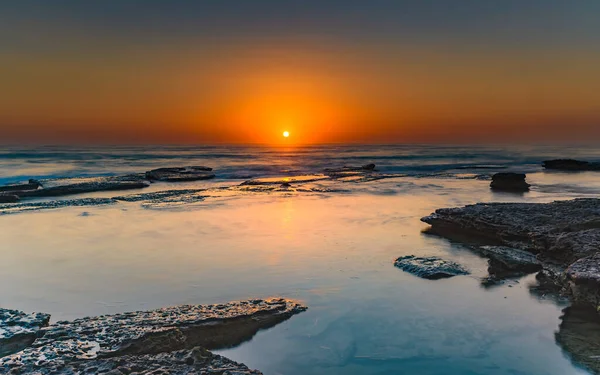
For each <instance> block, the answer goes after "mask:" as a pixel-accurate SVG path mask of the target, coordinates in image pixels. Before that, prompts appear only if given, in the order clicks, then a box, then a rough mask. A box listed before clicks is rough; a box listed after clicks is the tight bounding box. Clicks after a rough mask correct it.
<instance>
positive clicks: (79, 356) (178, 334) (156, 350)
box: [0, 298, 306, 374]
mask: <svg viewBox="0 0 600 375" xmlns="http://www.w3.org/2000/svg"><path fill="white" fill-rule="evenodd" d="M304 310H306V307H304V306H303V305H301V304H299V303H298V302H295V301H291V300H285V299H279V298H278V299H269V300H261V299H259V300H248V301H241V302H231V303H227V304H218V305H183V306H175V307H168V308H162V309H157V310H152V311H139V312H132V313H124V314H116V315H103V316H98V317H91V318H83V319H77V320H74V321H71V322H66V321H62V322H57V323H55V324H53V325H51V326H49V327H47V328H45V329H44V330H43V333H44V334H43V336H41V337H39V338H37V339H36V340H35V341H34V342H33V344H32V345H31V346H30V347H28V348H26V349H24V350H22V351H20V352H18V353H15V354H12V355H9V356H6V357H4V358H2V359H0V373H2V372H9V371H10V372H11V373H14V374H28V373H33V372H35V373H39V374H53V373H79V372H78V371H80V370H83V369H85V370H87V371H89V372H90V373H94V372H97V371H98V369H100V368H102V369H109V370H111V371H112V370H117V369H118V371H121V369H122V370H126V369H129V372H143V371H150V370H154V371H162V372H161V373H169V374H188V373H190V371H191V370H195V371H197V372H198V373H207V374H211V373H215V374H226V373H227V372H225V370H226V369H229V371H230V373H231V374H236V373H239V374H246V373H248V374H252V373H258V372H251V371H250V370H248V368H247V367H246V366H243V365H240V364H237V363H235V362H232V361H229V360H226V359H224V358H222V357H220V356H216V355H214V354H212V353H209V352H207V351H206V350H211V349H223V348H227V347H231V346H235V345H238V344H240V343H241V342H243V341H246V340H248V339H250V338H252V337H253V336H254V334H256V332H258V331H259V330H260V329H264V328H268V327H271V326H273V325H275V324H277V323H280V322H282V321H284V320H286V319H288V318H289V317H291V316H292V315H294V314H297V313H299V312H302V311H304ZM200 348H202V349H200ZM132 366H134V367H135V368H132ZM218 366H224V368H221V369H220V372H218V371H217V369H218V368H219V367H218ZM199 370H202V371H204V372H202V371H199ZM126 371H127V370H126ZM186 371H187V372H186ZM211 371H212V372H211ZM235 371H239V372H235ZM125 373H127V372H125ZM157 373H158V372H157Z"/></svg>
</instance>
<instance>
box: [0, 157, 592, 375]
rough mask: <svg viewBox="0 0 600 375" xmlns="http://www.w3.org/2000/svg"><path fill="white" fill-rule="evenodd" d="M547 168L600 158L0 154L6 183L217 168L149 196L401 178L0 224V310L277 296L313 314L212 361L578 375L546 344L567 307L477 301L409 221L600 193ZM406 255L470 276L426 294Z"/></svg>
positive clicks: (290, 369) (516, 285)
mask: <svg viewBox="0 0 600 375" xmlns="http://www.w3.org/2000/svg"><path fill="white" fill-rule="evenodd" d="M554 156H573V157H582V158H586V159H588V160H594V159H598V158H600V152H599V151H598V150H597V149H592V148H585V149H583V148H578V149H575V148H570V149H556V148H534V147H528V148H524V147H521V148H518V149H502V148H456V147H446V148H438V147H427V146H419V147H414V146H413V147H408V146H386V147H373V146H369V147H366V146H364V147H335V148H334V147H322V148H304V149H296V150H293V149H279V150H278V149H255V148H161V149H158V150H157V149H142V148H112V149H92V150H78V149H60V148H44V149H37V150H34V149H17V148H11V149H6V150H3V151H1V152H0V182H14V181H19V180H22V179H26V178H30V177H37V178H42V179H53V178H56V177H58V176H68V177H81V176H98V175H111V174H123V173H131V172H139V171H144V170H146V169H148V168H150V167H154V166H169V165H198V164H204V165H209V166H213V167H215V168H216V173H217V179H215V180H211V181H207V182H198V183H186V184H183V185H173V184H154V185H153V186H152V187H151V188H149V189H153V190H167V189H169V188H190V187H206V188H213V187H227V186H234V185H238V184H239V183H240V182H242V181H243V180H244V179H247V178H251V177H262V176H284V175H295V174H301V173H314V172H318V171H319V170H320V169H322V168H324V167H328V166H338V165H343V164H359V165H360V164H365V163H367V162H375V163H377V164H378V165H379V166H380V167H381V169H382V170H383V171H384V172H388V173H403V174H406V175H405V176H404V177H398V178H394V179H386V180H379V181H371V182H366V183H352V182H346V183H344V182H316V183H311V184H310V186H313V187H320V188H323V189H324V191H327V189H330V190H331V192H324V193H305V192H289V193H281V192H278V193H266V192H239V191H229V190H223V191H222V192H221V193H219V194H215V195H214V196H213V197H211V198H209V199H206V200H205V201H202V202H198V203H194V204H184V205H182V204H173V205H171V206H170V205H166V206H161V207H154V208H144V207H142V206H141V205H140V204H139V203H119V204H117V205H112V206H102V207H68V208H62V209H57V210H47V211H39V212H35V211H34V212H27V213H20V214H14V215H3V216H0V239H1V242H0V254H1V257H2V261H1V262H0V304H1V306H2V307H7V308H17V309H21V310H25V311H44V312H49V313H51V314H52V316H53V320H55V321H56V320H61V319H73V318H77V317H82V316H88V315H98V314H107V313H116V312H123V311H132V310H140V309H151V308H157V307H162V306H165V305H173V304H185V303H217V302H225V301H229V300H234V299H246V298H250V297H268V296H284V297H289V298H295V299H299V300H302V301H303V302H305V303H306V304H307V305H308V306H309V310H308V311H307V312H305V313H302V314H300V315H297V316H295V317H293V318H292V319H290V320H288V321H286V322H284V323H282V324H280V325H278V326H276V327H274V328H271V329H269V330H265V331H262V332H260V333H258V334H257V335H256V336H255V337H254V338H253V339H252V340H251V341H249V342H246V343H244V344H242V345H240V346H239V347H236V348H233V349H228V350H223V351H221V353H222V354H224V355H226V356H228V357H230V358H232V359H234V360H237V361H241V362H244V363H246V364H247V365H248V366H250V367H251V368H257V369H260V370H261V371H263V372H264V373H265V374H267V375H278V374H283V375H306V374H373V375H375V374H391V373H393V374H440V375H442V374H445V375H447V374H498V375H500V374H502V375H505V374H506V375H508V374H511V375H515V374H528V375H532V374H540V375H542V374H557V375H559V374H560V375H564V374H587V372H586V371H585V370H583V369H580V368H578V367H577V366H576V365H575V364H573V363H572V362H571V360H569V358H568V356H567V355H566V354H564V353H563V352H562V350H561V348H560V347H559V346H558V345H557V343H556V342H555V339H554V333H555V332H556V331H557V330H558V325H559V323H560V320H559V317H560V315H561V310H562V309H563V308H564V307H565V305H562V304H560V303H557V302H556V301H553V300H550V299H540V298H539V297H537V296H535V295H533V294H531V293H530V291H529V288H528V285H530V284H532V283H534V282H535V279H534V277H533V276H529V277H526V278H524V279H521V280H519V281H518V282H513V283H507V284H505V285H501V286H498V287H495V288H487V289H486V288H484V287H482V286H481V278H482V277H485V276H486V275H487V271H486V270H487V262H486V260H485V259H483V258H480V257H478V256H477V255H475V254H473V253H471V252H470V251H468V250H467V249H465V248H464V247H461V246H460V245H457V244H451V243H450V242H448V241H447V240H444V239H441V238H437V237H433V236H429V235H425V234H423V233H422V231H423V230H424V229H425V228H427V225H426V224H423V223H421V222H420V221H419V219H420V218H421V217H422V216H424V215H427V214H429V213H431V212H432V211H433V210H435V209H436V208H439V207H448V206H460V205H464V204H470V203H475V202H480V201H523V202H548V201H552V200H556V199H568V198H573V197H592V196H597V195H598V193H600V174H594V173H578V174H564V173H546V172H543V171H542V170H541V168H540V167H539V162H540V161H541V160H543V159H545V158H548V157H554ZM482 167H486V168H489V167H496V168H502V170H523V171H526V172H528V181H529V182H530V183H532V184H533V189H532V191H531V192H530V193H527V194H525V195H506V194H493V193H491V192H490V190H489V180H486V179H485V176H482V175H486V174H490V173H493V172H496V171H497V170H496V169H482ZM498 170H500V169H498ZM338 190H341V191H338ZM134 193H135V192H134ZM112 195H115V194H112ZM90 196H111V195H110V194H108V195H107V194H93V195H90ZM68 198H69V197H66V198H65V199H68ZM408 254H415V255H439V256H443V257H444V258H447V259H451V260H455V261H457V262H459V263H461V264H463V265H465V266H466V267H468V268H469V269H470V270H471V271H472V275H470V276H463V277H455V278H452V279H447V280H437V281H428V280H423V279H419V278H417V277H414V276H412V275H410V274H407V273H404V272H402V271H401V270H399V269H397V268H395V267H394V266H393V261H394V259H395V258H397V257H399V256H402V255H408Z"/></svg>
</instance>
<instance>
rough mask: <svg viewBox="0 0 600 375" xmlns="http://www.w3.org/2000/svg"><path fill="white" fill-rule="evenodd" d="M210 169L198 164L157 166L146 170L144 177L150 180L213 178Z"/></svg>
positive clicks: (178, 180)
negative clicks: (169, 166)
mask: <svg viewBox="0 0 600 375" xmlns="http://www.w3.org/2000/svg"><path fill="white" fill-rule="evenodd" d="M211 171H212V168H210V167H200V166H190V167H174V168H158V169H153V170H151V171H148V172H146V178H147V179H148V180H150V181H168V182H183V181H199V180H208V179H211V178H214V177H215V175H214V173H211Z"/></svg>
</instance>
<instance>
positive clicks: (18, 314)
mask: <svg viewBox="0 0 600 375" xmlns="http://www.w3.org/2000/svg"><path fill="white" fill-rule="evenodd" d="M49 320H50V315H48V314H42V313H33V314H26V313H24V312H22V311H18V310H8V309H2V308H0V357H2V356H5V355H7V354H11V353H15V352H17V351H19V350H22V349H24V348H25V347H27V346H29V345H30V344H31V343H32V342H33V341H34V340H35V339H36V337H37V336H38V333H39V330H40V329H41V328H42V327H45V326H47V325H48V321H49Z"/></svg>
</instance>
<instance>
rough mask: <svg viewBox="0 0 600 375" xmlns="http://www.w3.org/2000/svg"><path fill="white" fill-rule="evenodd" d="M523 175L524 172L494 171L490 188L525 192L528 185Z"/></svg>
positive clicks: (527, 189)
mask: <svg viewBox="0 0 600 375" xmlns="http://www.w3.org/2000/svg"><path fill="white" fill-rule="evenodd" d="M525 177H526V175H525V174H524V173H512V172H503V173H496V174H494V175H493V176H492V182H491V183H490V188H491V189H492V190H494V191H507V192H517V193H518V192H526V191H529V186H530V185H529V184H528V183H527V182H525Z"/></svg>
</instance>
